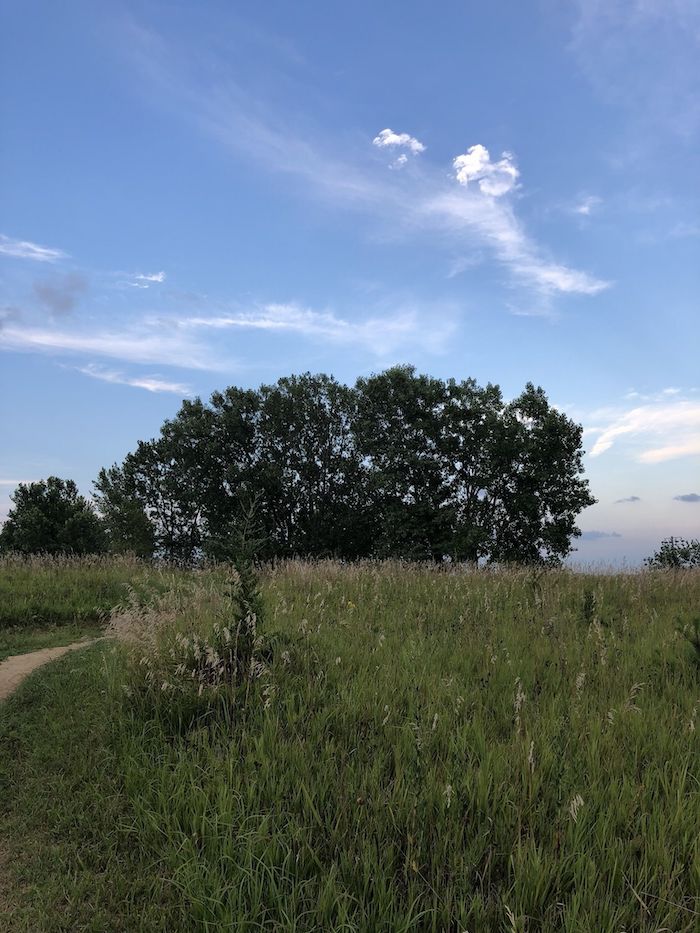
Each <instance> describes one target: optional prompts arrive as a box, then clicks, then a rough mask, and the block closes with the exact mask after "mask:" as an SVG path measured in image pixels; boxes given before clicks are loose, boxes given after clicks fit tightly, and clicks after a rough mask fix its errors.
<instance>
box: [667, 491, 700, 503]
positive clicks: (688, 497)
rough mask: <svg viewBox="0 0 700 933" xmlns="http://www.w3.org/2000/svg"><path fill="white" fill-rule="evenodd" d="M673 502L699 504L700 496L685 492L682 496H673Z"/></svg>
mask: <svg viewBox="0 0 700 933" xmlns="http://www.w3.org/2000/svg"><path fill="white" fill-rule="evenodd" d="M673 500H674V502H700V496H699V495H698V494H697V493H696V492H686V493H684V494H683V495H682V496H674V497H673Z"/></svg>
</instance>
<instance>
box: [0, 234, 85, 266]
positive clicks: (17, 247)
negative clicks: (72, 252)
mask: <svg viewBox="0 0 700 933" xmlns="http://www.w3.org/2000/svg"><path fill="white" fill-rule="evenodd" d="M0 253H2V254H3V255H5V256H12V257H13V258H15V259H33V260H34V261H35V262H56V261H57V260H59V259H66V258H67V257H68V253H64V252H63V250H60V249H51V248H50V247H48V246H39V245H38V244H37V243H30V242H29V241H28V240H13V239H12V238H11V237H9V236H5V235H4V234H2V233H0Z"/></svg>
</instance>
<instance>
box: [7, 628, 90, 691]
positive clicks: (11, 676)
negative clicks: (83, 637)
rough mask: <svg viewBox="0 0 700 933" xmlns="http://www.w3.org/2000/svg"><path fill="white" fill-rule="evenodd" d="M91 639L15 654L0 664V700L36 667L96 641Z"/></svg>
mask: <svg viewBox="0 0 700 933" xmlns="http://www.w3.org/2000/svg"><path fill="white" fill-rule="evenodd" d="M98 640H99V639H97V638H91V639H90V640H89V641H76V642H73V644H72V645H62V646H61V647H60V648H41V649H40V650H39V651H30V652H29V654H15V655H11V656H10V657H9V658H6V659H5V660H4V661H2V662H0V700H4V699H6V698H7V697H9V695H10V694H11V693H13V692H14V691H15V690H16V689H17V687H19V685H20V684H21V683H22V681H23V680H24V678H25V677H27V676H28V675H29V674H31V672H32V671H33V670H35V669H36V668H37V667H41V665H42V664H46V663H47V662H48V661H54V660H55V659H56V658H60V657H61V656H62V655H64V654H66V653H67V652H68V651H74V650H75V649H76V648H85V647H86V646H87V645H92V644H94V642H96V641H98Z"/></svg>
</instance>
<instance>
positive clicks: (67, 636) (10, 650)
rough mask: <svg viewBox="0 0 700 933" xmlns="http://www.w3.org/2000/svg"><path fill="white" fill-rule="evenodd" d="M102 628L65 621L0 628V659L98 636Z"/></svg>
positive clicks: (102, 630) (101, 632)
mask: <svg viewBox="0 0 700 933" xmlns="http://www.w3.org/2000/svg"><path fill="white" fill-rule="evenodd" d="M103 632H104V629H103V627H102V626H100V625H89V624H80V623H69V622H67V623H65V624H64V625H52V626H49V627H47V628H27V627H26V626H11V627H8V628H0V661H4V660H5V658H9V657H10V655H13V654H26V653H27V652H29V651H38V650H39V649H40V648H57V647H59V646H60V645H70V644H72V643H73V642H75V641H82V640H87V639H90V638H99V636H100V635H102V634H103Z"/></svg>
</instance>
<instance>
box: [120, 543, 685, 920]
mask: <svg viewBox="0 0 700 933" xmlns="http://www.w3.org/2000/svg"><path fill="white" fill-rule="evenodd" d="M207 594H208V595H207ZM699 597H700V575H699V574H697V573H694V572H689V573H676V574H668V573H649V572H646V573H640V574H616V575H609V576H603V575H597V576H586V575H576V574H573V573H570V572H566V571H561V572H547V573H532V572H524V571H509V572H498V573H496V572H494V573H489V572H483V571H478V572H472V573H465V572H463V571H460V570H448V571H445V570H436V569H434V568H427V567H420V566H415V565H404V564H400V563H383V564H371V563H367V564H360V565H354V566H345V565H341V564H335V563H322V564H305V563H293V562H292V563H289V564H286V565H282V566H279V567H278V568H277V569H276V570H274V571H272V572H269V573H268V574H267V575H266V578H265V582H264V586H263V600H264V614H265V620H266V621H265V626H264V627H263V628H262V630H261V631H259V632H258V635H259V636H260V639H261V640H260V642H259V644H258V647H257V650H258V652H259V655H260V663H261V664H262V666H263V668H264V676H260V677H259V678H257V679H253V680H252V681H251V684H250V689H249V690H247V691H246V693H245V696H243V697H242V696H241V692H240V690H237V689H235V688H234V686H232V684H231V683H230V682H228V681H227V679H226V678H221V679H220V680H219V681H218V682H217V683H216V684H215V685H214V689H212V690H206V691H202V690H200V684H199V683H198V681H197V678H196V677H193V676H192V670H193V669H195V665H194V664H193V663H192V655H191V653H190V654H187V653H186V652H185V653H184V654H183V653H182V652H181V653H180V654H178V650H179V649H178V645H180V647H181V648H182V651H183V652H184V648H183V645H184V642H183V641H182V640H183V639H184V640H185V641H186V643H187V645H188V646H189V648H188V649H187V650H188V651H189V650H190V648H191V645H192V638H198V639H199V642H198V644H199V650H200V652H203V653H204V654H206V652H207V650H208V648H210V649H211V650H212V651H213V652H215V653H217V652H218V650H219V649H218V647H217V645H216V644H214V642H213V639H214V638H215V637H218V634H217V633H220V632H221V627H220V626H221V624H222V620H223V619H224V617H225V611H226V610H225V603H224V602H222V599H221V598H220V597H219V596H217V595H216V585H214V584H212V582H211V580H208V579H207V578H206V576H205V577H204V578H202V579H200V580H199V581H197V585H196V586H195V587H194V588H193V589H191V590H190V591H189V597H188V598H186V599H183V600H182V601H181V602H180V603H179V605H178V606H176V607H175V608H174V609H173V611H172V612H171V613H170V615H169V617H168V618H167V619H165V620H164V621H163V620H162V619H161V623H162V624H161V626H160V628H159V635H158V637H157V638H152V639H151V640H150V641H149V639H148V638H146V640H142V641H141V642H139V641H138V639H136V642H134V641H133V639H132V642H131V645H132V650H131V651H130V652H129V653H128V654H125V653H124V652H123V651H122V650H121V649H117V650H116V652H115V654H114V655H113V656H112V658H111V662H110V668H109V671H110V673H109V681H110V684H111V691H112V696H113V697H114V703H115V706H114V742H115V743H116V744H117V747H118V758H119V760H120V762H121V767H122V769H123V780H124V792H125V794H126V796H127V797H128V799H129V800H130V802H131V806H132V808H133V813H134V834H135V835H134V841H135V843H136V844H137V845H138V846H140V847H145V849H146V850H149V851H151V852H152V853H153V854H154V856H157V857H158V858H159V859H161V860H162V862H163V864H164V865H165V866H167V875H168V877H169V878H170V879H171V884H172V885H173V887H174V889H175V891H176V892H177V898H178V899H179V902H180V904H181V909H182V912H183V918H186V921H185V920H184V919H183V923H185V922H186V923H187V924H188V926H184V927H183V928H187V929H189V928H192V929H202V930H210V931H211V930H231V929H235V930H237V931H238V930H240V931H247V930H250V931H252V930H264V929H269V930H294V931H302V930H304V931H306V930H318V931H331V930H338V931H340V930H358V931H408V930H421V931H465V930H469V931H490V930H504V931H510V933H515V931H526V930H527V931H535V930H537V931H555V930H557V931H559V930H562V931H580V933H584V931H585V933H589V931H601V933H603V931H610V933H619V931H623V930H626V931H632V930H635V931H647V930H648V931H650V933H651V931H659V930H662V929H665V930H673V931H694V930H697V929H698V926H699V925H700V904H699V900H698V898H699V895H700V842H699V837H698V828H699V827H700V795H699V793H698V790H699V786H698V761H699V755H698V753H699V752H700V741H699V739H698V735H699V732H700V720H699V714H698V710H699V709H700V672H699V669H698V666H697V665H696V664H695V663H694V659H693V655H692V649H691V648H690V647H689V644H688V641H687V639H686V638H684V635H683V632H684V631H685V632H686V633H687V632H690V631H691V630H692V625H693V620H694V618H695V616H696V615H697V612H698V607H699V606H700V600H699ZM188 599H189V602H188ZM153 611H154V612H157V607H154V610H153ZM132 621H133V620H132ZM134 624H135V625H136V626H137V627H138V626H139V625H141V626H145V628H146V630H147V629H148V626H149V624H150V623H149V610H148V609H146V610H145V611H144V612H143V613H142V614H141V617H140V618H139V619H138V620H136V622H135V623H134ZM217 627H218V628H217ZM176 635H177V638H178V639H180V640H179V641H178V640H176V638H175V636H176ZM134 644H136V645H138V650H136V652H135V653H134V650H133V646H134ZM139 652H140V656H139ZM168 659H169V662H168V663H170V665H171V667H170V669H169V670H170V674H169V675H168V676H169V677H170V678H171V679H170V680H168V679H163V680H161V679H160V676H155V677H151V678H148V677H145V676H144V675H143V670H144V668H146V669H148V667H149V665H151V667H152V668H157V669H158V670H159V671H160V670H161V669H162V668H161V667H159V665H163V664H164V663H165V662H166V661H168ZM188 659H189V660H188ZM178 670H179V674H178V673H177V672H178ZM178 677H180V680H179V681H177V683H178V684H179V686H178V687H177V689H176V688H175V686H174V684H175V681H176V680H177V678H178ZM171 681H172V683H171ZM164 683H165V684H166V686H165V687H164V686H163V684H164ZM187 685H190V688H189V689H188V686H187ZM171 688H172V689H171Z"/></svg>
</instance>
